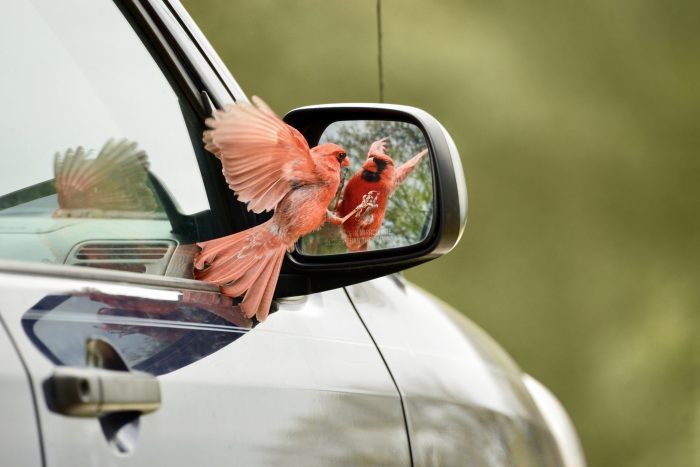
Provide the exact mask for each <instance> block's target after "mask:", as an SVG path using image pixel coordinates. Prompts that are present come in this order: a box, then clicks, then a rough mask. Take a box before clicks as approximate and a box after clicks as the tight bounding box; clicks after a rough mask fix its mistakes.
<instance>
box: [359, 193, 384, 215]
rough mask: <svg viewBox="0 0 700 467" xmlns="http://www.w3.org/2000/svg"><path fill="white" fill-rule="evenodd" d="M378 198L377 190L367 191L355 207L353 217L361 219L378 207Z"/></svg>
mask: <svg viewBox="0 0 700 467" xmlns="http://www.w3.org/2000/svg"><path fill="white" fill-rule="evenodd" d="M378 198H379V192H378V191H376V190H371V191H368V192H367V194H365V195H364V196H363V197H362V202H361V203H360V204H358V205H357V207H356V208H355V219H362V218H363V217H365V216H367V215H369V214H371V213H372V211H374V210H375V209H377V208H378V207H379V204H377V199H378Z"/></svg>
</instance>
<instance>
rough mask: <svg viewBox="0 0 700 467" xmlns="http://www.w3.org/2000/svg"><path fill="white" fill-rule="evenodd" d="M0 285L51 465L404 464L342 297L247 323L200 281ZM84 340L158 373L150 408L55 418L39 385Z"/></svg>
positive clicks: (399, 422) (377, 381)
mask: <svg viewBox="0 0 700 467" xmlns="http://www.w3.org/2000/svg"><path fill="white" fill-rule="evenodd" d="M112 274H117V275H118V274H119V273H112ZM0 284H2V285H0V297H2V298H0V312H1V313H2V317H3V319H4V321H5V323H6V324H7V327H8V329H9V331H10V332H11V333H12V335H13V337H14V339H15V340H16V342H17V346H18V348H19V350H20V352H21V353H22V355H23V358H24V360H25V362H26V364H27V366H28V368H29V372H30V375H31V378H32V384H33V386H34V389H35V393H36V397H37V401H36V405H37V410H38V416H39V420H40V423H41V431H42V436H43V438H44V439H43V440H44V446H45V455H46V462H47V464H48V465H50V466H61V465H70V466H73V465H76V464H81V465H90V464H91V465H97V464H99V465H106V464H112V463H114V464H115V465H116V464H117V463H118V464H120V465H168V464H170V465H224V464H225V465H231V464H236V465H254V464H256V465H257V464H287V465H314V464H316V465H328V464H334V465H335V464H346V465H357V464H364V463H375V464H384V465H390V464H396V465H407V464H410V458H409V449H408V441H407V436H406V432H405V428H404V420H403V415H402V411H401V403H400V400H399V398H398V394H397V392H396V389H395V387H394V385H393V383H392V381H391V378H390V375H389V373H388V371H387V369H386V367H385V366H384V364H383V361H382V359H381V357H380V356H379V354H378V351H377V349H376V347H375V346H374V345H373V343H372V341H371V339H370V338H369V335H368V334H367V332H366V329H365V328H364V326H363V325H362V322H361V321H360V320H359V317H358V316H357V314H356V312H355V311H354V309H353V308H352V306H351V304H350V302H349V300H348V298H347V296H346V295H345V293H344V291H342V290H335V291H331V292H326V293H323V294H316V295H312V296H309V297H308V298H307V299H304V300H301V299H300V301H298V302H294V301H290V302H287V303H283V304H282V305H281V306H280V310H279V311H278V312H276V313H273V314H272V315H271V316H270V317H269V319H268V321H266V322H265V323H262V324H259V325H257V326H255V327H253V328H251V323H250V322H249V321H248V320H246V319H245V318H244V317H242V316H240V315H238V314H236V313H235V309H236V308H233V307H232V306H231V303H230V302H227V300H228V299H227V298H225V297H222V296H220V295H219V294H218V293H215V292H211V291H207V290H206V289H205V288H204V287H202V290H198V291H196V290H184V289H172V288H171V289H165V288H155V287H146V286H140V285H129V284H121V285H116V284H112V283H108V282H98V281H84V280H75V279H69V278H59V277H49V276H41V275H39V276H37V275H26V274H19V273H17V274H1V275H0ZM90 338H93V339H94V338H99V339H100V340H102V341H104V342H107V343H108V344H109V345H110V346H111V347H112V348H113V349H114V350H115V351H116V353H117V354H119V355H120V356H121V358H122V359H123V361H124V362H125V363H126V364H127V366H128V367H129V369H132V370H134V369H136V370H141V371H146V372H149V373H151V374H155V375H158V377H157V381H158V383H159V385H160V391H161V406H160V408H159V409H158V410H156V411H155V412H153V413H150V414H144V415H141V416H140V417H139V416H137V415H134V414H124V416H123V417H121V418H120V417H111V416H110V417H111V418H109V419H107V420H105V417H102V420H99V419H97V418H94V417H86V418H80V417H72V416H66V415H62V414H60V413H57V412H56V411H55V410H56V409H55V407H54V406H53V405H52V398H54V397H56V395H55V394H54V393H53V392H52V389H51V387H50V384H49V383H47V381H49V380H50V378H51V376H52V374H54V372H55V370H56V368H58V367H84V366H85V365H86V363H85V342H86V340H88V339H90Z"/></svg>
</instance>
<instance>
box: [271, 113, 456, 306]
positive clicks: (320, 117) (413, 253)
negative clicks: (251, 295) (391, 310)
mask: <svg viewBox="0 0 700 467" xmlns="http://www.w3.org/2000/svg"><path fill="white" fill-rule="evenodd" d="M284 120H285V122H286V123H288V124H289V125H291V126H293V127H294V128H296V129H297V130H299V132H301V134H302V135H304V137H305V138H306V140H307V141H308V143H309V146H311V147H314V146H316V145H317V144H318V142H319V139H320V138H321V135H322V134H323V132H324V130H326V128H327V127H328V126H329V125H331V124H332V123H334V122H337V121H348V120H385V121H398V122H406V123H411V124H413V125H415V126H416V127H418V128H419V129H420V130H421V131H422V132H423V135H424V137H425V140H426V143H427V146H428V149H429V156H430V159H431V166H432V170H433V193H434V215H433V225H432V227H431V229H430V232H429V233H428V235H427V236H426V238H424V239H423V240H422V241H420V242H419V243H417V244H415V245H409V246H405V247H398V248H391V249H386V250H374V251H364V252H359V253H358V252H354V253H345V254H335V255H328V256H324V255H320V256H313V255H304V254H303V253H301V252H300V251H299V249H298V248H297V249H296V250H295V251H292V252H291V253H287V256H286V258H285V262H284V264H283V267H282V273H281V275H280V279H279V282H278V285H277V289H276V291H275V297H278V298H280V297H288V296H294V295H306V294H308V293H314V292H321V291H324V290H330V289H334V288H337V287H343V286H347V285H351V284H356V283H358V282H363V281H366V280H370V279H374V278H377V277H380V276H384V275H387V274H392V273H395V272H398V271H401V270H403V269H407V268H410V267H412V266H416V265H418V264H421V263H424V262H426V261H429V260H431V259H435V258H437V257H439V256H442V255H444V254H445V253H447V252H449V251H450V250H451V249H452V248H454V246H455V245H456V244H457V242H458V241H459V239H460V237H461V236H462V232H463V230H464V226H465V224H466V221H467V187H466V183H465V181H464V174H463V171H462V164H461V161H460V157H459V153H458V151H457V148H456V146H455V144H454V141H453V140H452V137H451V136H450V135H449V133H448V132H447V130H445V128H444V127H443V126H442V125H441V124H440V122H438V121H437V120H436V119H435V118H434V117H433V116H431V115H430V114H428V113H427V112H425V111H423V110H421V109H418V108H415V107H409V106H403V105H393V104H326V105H317V106H309V107H301V108H298V109H294V110H292V111H291V112H289V113H288V114H287V115H286V116H285V117H284Z"/></svg>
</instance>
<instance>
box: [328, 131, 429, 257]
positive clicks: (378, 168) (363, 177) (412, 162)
mask: <svg viewBox="0 0 700 467" xmlns="http://www.w3.org/2000/svg"><path fill="white" fill-rule="evenodd" d="M387 143H388V138H382V139H379V140H377V141H375V142H374V143H372V145H371V146H370V148H369V152H368V153H367V160H366V161H365V163H364V164H363V165H362V167H361V168H360V170H358V171H357V173H355V174H354V175H353V176H352V177H351V178H350V180H349V181H348V184H347V185H346V186H345V190H344V192H343V198H342V201H341V202H340V203H339V204H338V206H337V207H336V214H337V215H338V216H341V217H342V216H348V215H350V213H354V214H353V215H350V217H349V218H348V220H347V222H345V223H343V225H342V232H343V239H344V240H345V246H347V248H348V250H350V251H366V250H367V244H368V243H369V241H370V240H371V239H372V238H374V236H375V235H377V232H379V229H380V227H381V226H382V222H383V221H384V214H385V212H386V206H387V202H388V201H389V197H391V195H392V194H393V193H394V191H396V189H397V188H398V187H399V185H400V184H401V183H402V182H403V181H404V180H405V179H406V177H408V176H409V175H410V174H411V172H413V170H414V169H415V168H416V167H417V166H418V164H419V163H420V161H421V159H422V158H423V156H424V155H425V154H426V153H427V152H428V150H427V149H425V150H423V151H421V152H419V153H418V154H416V155H415V156H413V157H412V158H411V159H409V160H408V161H407V162H406V163H404V164H402V165H401V166H399V167H398V168H395V167H394V161H393V159H392V158H391V157H389V156H388V155H387V154H386V151H387ZM353 206H357V208H355V209H352V207H353ZM358 208H359V209H358Z"/></svg>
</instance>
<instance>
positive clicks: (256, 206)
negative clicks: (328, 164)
mask: <svg viewBox="0 0 700 467" xmlns="http://www.w3.org/2000/svg"><path fill="white" fill-rule="evenodd" d="M252 101H253V104H252V105H251V104H249V103H247V102H239V103H236V104H234V105H229V106H227V107H226V109H225V110H224V111H221V110H217V111H216V112H214V115H213V118H209V119H207V121H206V124H207V125H208V126H209V128H210V129H209V130H207V131H205V132H204V143H205V147H206V149H207V150H208V151H210V152H211V153H212V154H214V155H216V156H217V157H218V158H219V159H221V163H222V165H223V174H224V177H225V178H226V182H227V183H228V186H229V188H231V189H232V190H233V191H235V192H236V194H237V195H238V199H239V200H240V201H242V202H244V203H248V210H250V211H253V212H256V213H260V212H263V211H270V210H272V209H274V208H275V207H276V206H277V203H279V202H280V200H282V198H284V196H285V195H286V194H287V193H288V192H289V191H290V190H291V189H292V188H293V187H294V186H298V185H299V184H304V183H306V182H309V181H310V180H311V178H312V177H313V174H314V167H315V164H314V161H313V159H312V157H311V150H310V149H309V144H308V143H307V142H306V139H305V138H304V137H303V136H302V134H301V133H299V132H298V131H297V130H296V129H294V128H292V127H291V126H289V125H287V124H286V123H284V121H282V119H281V118H279V117H278V116H277V115H276V114H275V113H274V112H273V111H272V109H270V107H268V105H267V104H265V102H263V100H262V99H260V98H258V97H255V96H253V99H252Z"/></svg>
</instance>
